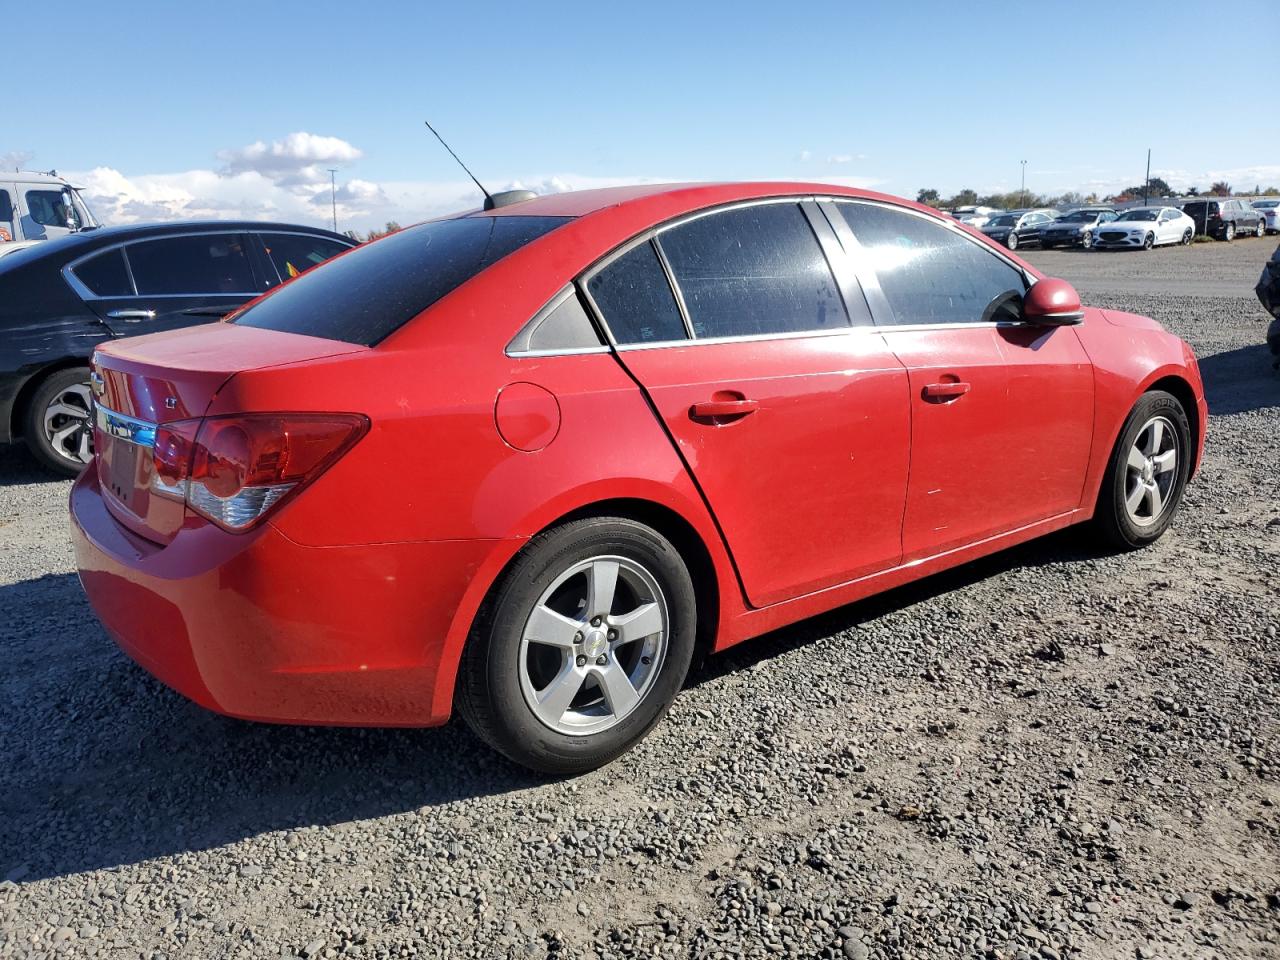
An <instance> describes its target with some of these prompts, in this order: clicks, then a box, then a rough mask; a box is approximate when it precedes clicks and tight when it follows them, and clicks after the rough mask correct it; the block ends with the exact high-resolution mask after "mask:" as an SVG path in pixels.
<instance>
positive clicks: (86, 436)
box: [23, 367, 93, 477]
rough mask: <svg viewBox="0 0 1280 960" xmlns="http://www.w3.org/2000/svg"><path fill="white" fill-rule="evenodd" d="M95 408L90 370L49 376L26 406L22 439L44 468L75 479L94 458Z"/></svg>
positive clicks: (68, 370) (79, 369)
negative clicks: (91, 390) (91, 421)
mask: <svg viewBox="0 0 1280 960" xmlns="http://www.w3.org/2000/svg"><path fill="white" fill-rule="evenodd" d="M92 407H93V404H92V400H91V394H90V393H89V370H88V368H87V367H68V368H67V369H65V370H58V371H56V372H55V373H52V374H50V375H49V376H48V377H46V378H45V380H44V381H43V382H42V383H41V384H40V385H39V386H38V387H36V390H35V393H33V394H32V395H31V400H30V402H29V403H28V404H27V410H26V418H25V422H24V423H23V438H24V439H25V440H26V443H27V447H28V448H30V450H31V452H32V454H34V455H35V458H36V459H37V460H39V461H40V463H41V464H42V465H44V466H45V467H47V468H49V469H50V470H52V471H54V472H55V473H60V474H62V475H63V476H65V477H74V476H76V475H77V474H78V473H80V471H81V470H83V469H84V466H85V464H87V463H88V462H89V461H90V460H91V459H92V458H93V433H92V428H91V424H90V422H89V417H90V411H91V410H92Z"/></svg>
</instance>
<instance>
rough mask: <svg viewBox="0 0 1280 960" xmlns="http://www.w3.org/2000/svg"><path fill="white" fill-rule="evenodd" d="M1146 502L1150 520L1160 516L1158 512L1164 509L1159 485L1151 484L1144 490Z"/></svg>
mask: <svg viewBox="0 0 1280 960" xmlns="http://www.w3.org/2000/svg"><path fill="white" fill-rule="evenodd" d="M1145 499H1146V502H1147V506H1148V509H1149V510H1150V511H1151V519H1153V520H1154V519H1155V518H1156V517H1158V516H1160V511H1161V510H1163V509H1164V497H1163V496H1161V494H1160V486H1159V484H1155V483H1153V484H1151V485H1150V486H1148V487H1147V488H1146V498H1145Z"/></svg>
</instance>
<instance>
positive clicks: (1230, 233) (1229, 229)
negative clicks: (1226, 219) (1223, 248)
mask: <svg viewBox="0 0 1280 960" xmlns="http://www.w3.org/2000/svg"><path fill="white" fill-rule="evenodd" d="M1235 238H1236V225H1235V224H1234V223H1228V224H1227V225H1226V226H1225V227H1223V228H1222V239H1223V240H1225V241H1227V243H1230V242H1231V241H1232V240H1234V239H1235Z"/></svg>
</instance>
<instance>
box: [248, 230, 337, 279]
mask: <svg viewBox="0 0 1280 960" xmlns="http://www.w3.org/2000/svg"><path fill="white" fill-rule="evenodd" d="M259 236H260V237H261V238H262V243H263V246H265V247H266V250H267V256H268V257H270V258H271V264H272V266H274V267H275V268H276V272H277V273H278V274H279V275H280V279H281V280H288V279H290V278H292V277H296V276H298V274H300V273H303V272H304V271H307V270H310V269H311V268H312V267H314V266H316V265H317V264H321V263H324V262H325V261H326V260H328V259H329V258H330V257H336V256H337V255H338V254H340V253H342V251H344V250H350V249H351V244H349V243H340V242H339V241H337V240H331V239H329V238H328V237H313V236H309V235H307V234H302V233H262V234H259ZM275 285H276V278H275V277H268V278H267V286H268V287H274V286H275Z"/></svg>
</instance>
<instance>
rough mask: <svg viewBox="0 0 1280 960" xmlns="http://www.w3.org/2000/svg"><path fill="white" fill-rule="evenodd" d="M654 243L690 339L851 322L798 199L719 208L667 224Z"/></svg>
mask: <svg viewBox="0 0 1280 960" xmlns="http://www.w3.org/2000/svg"><path fill="white" fill-rule="evenodd" d="M658 242H659V243H660V244H661V246H662V252H663V253H664V254H665V255H666V257H667V261H668V262H669V263H670V264H671V273H672V275H673V276H674V278H675V281H676V285H677V286H678V287H679V288H680V293H681V295H682V296H683V298H684V304H685V308H686V310H687V311H688V314H689V322H690V324H692V326H693V333H694V336H695V337H741V336H753V335H759V334H770V333H798V332H803V331H819V330H831V329H836V328H840V327H848V326H849V315H848V314H847V313H846V312H845V309H844V301H843V300H842V299H841V297H840V292H839V289H838V288H837V287H836V282H835V278H834V277H833V276H832V274H831V268H830V266H829V265H828V264H827V259H826V256H825V255H824V254H823V252H822V247H821V246H820V245H819V243H818V238H817V236H815V234H814V232H813V228H812V227H810V226H809V221H808V219H806V217H805V215H804V212H803V211H802V210H801V209H800V206H799V205H798V204H795V203H766V204H757V205H753V206H749V207H737V208H734V209H730V210H724V211H721V212H719V213H713V214H710V215H708V216H704V217H699V218H698V219H696V220H690V221H689V222H688V223H682V224H680V225H678V226H675V227H672V228H671V229H669V230H665V231H663V232H662V233H661V234H660V236H659V241H658Z"/></svg>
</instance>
